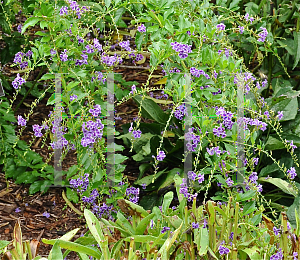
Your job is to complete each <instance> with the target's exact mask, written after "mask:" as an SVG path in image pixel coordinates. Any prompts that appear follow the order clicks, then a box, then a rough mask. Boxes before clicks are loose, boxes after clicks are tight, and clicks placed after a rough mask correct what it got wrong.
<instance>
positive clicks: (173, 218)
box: [165, 215, 182, 229]
mask: <svg viewBox="0 0 300 260" xmlns="http://www.w3.org/2000/svg"><path fill="white" fill-rule="evenodd" d="M165 218H166V220H167V221H168V222H169V223H170V225H172V226H173V227H174V228H176V229H177V228H179V227H180V225H181V223H182V219H181V218H179V217H178V216H177V215H174V216H165Z"/></svg>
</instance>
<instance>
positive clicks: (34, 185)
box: [29, 181, 44, 195]
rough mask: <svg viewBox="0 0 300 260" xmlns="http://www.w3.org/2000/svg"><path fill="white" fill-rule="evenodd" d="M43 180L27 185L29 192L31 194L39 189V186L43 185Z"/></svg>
mask: <svg viewBox="0 0 300 260" xmlns="http://www.w3.org/2000/svg"><path fill="white" fill-rule="evenodd" d="M43 183H44V181H36V182H34V183H32V184H31V185H30V187H29V194H30V195H32V194H34V193H36V192H38V191H40V190H41V186H42V185H43Z"/></svg>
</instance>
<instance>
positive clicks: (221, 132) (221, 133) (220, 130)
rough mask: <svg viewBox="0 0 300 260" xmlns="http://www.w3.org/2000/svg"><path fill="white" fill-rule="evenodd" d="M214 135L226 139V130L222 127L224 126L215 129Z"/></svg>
mask: <svg viewBox="0 0 300 260" xmlns="http://www.w3.org/2000/svg"><path fill="white" fill-rule="evenodd" d="M213 133H214V135H216V136H218V137H221V138H225V137H226V132H225V128H224V127H222V124H221V125H220V126H219V127H215V128H214V129H213Z"/></svg>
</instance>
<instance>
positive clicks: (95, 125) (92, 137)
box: [81, 109, 104, 147]
mask: <svg viewBox="0 0 300 260" xmlns="http://www.w3.org/2000/svg"><path fill="white" fill-rule="evenodd" d="M90 110H91V109H90ZM95 115H97V116H98V114H97V112H95V110H93V116H95ZM103 128H104V125H103V124H102V123H101V120H100V119H99V118H98V119H97V120H96V122H94V121H92V120H89V121H88V122H86V123H85V122H83V123H82V131H83V134H84V137H83V138H82V139H81V145H82V146H83V147H87V146H88V145H89V146H90V147H92V146H93V144H94V143H95V142H96V139H98V138H99V139H101V138H102V135H103V131H102V130H103Z"/></svg>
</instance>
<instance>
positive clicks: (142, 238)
mask: <svg viewBox="0 0 300 260" xmlns="http://www.w3.org/2000/svg"><path fill="white" fill-rule="evenodd" d="M132 237H133V238H134V242H137V243H150V242H151V241H156V244H160V245H162V244H163V243H164V242H165V240H164V239H162V238H160V239H158V240H157V237H155V236H150V235H144V236H141V235H135V236H132ZM124 241H127V242H130V237H127V238H125V239H124Z"/></svg>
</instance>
